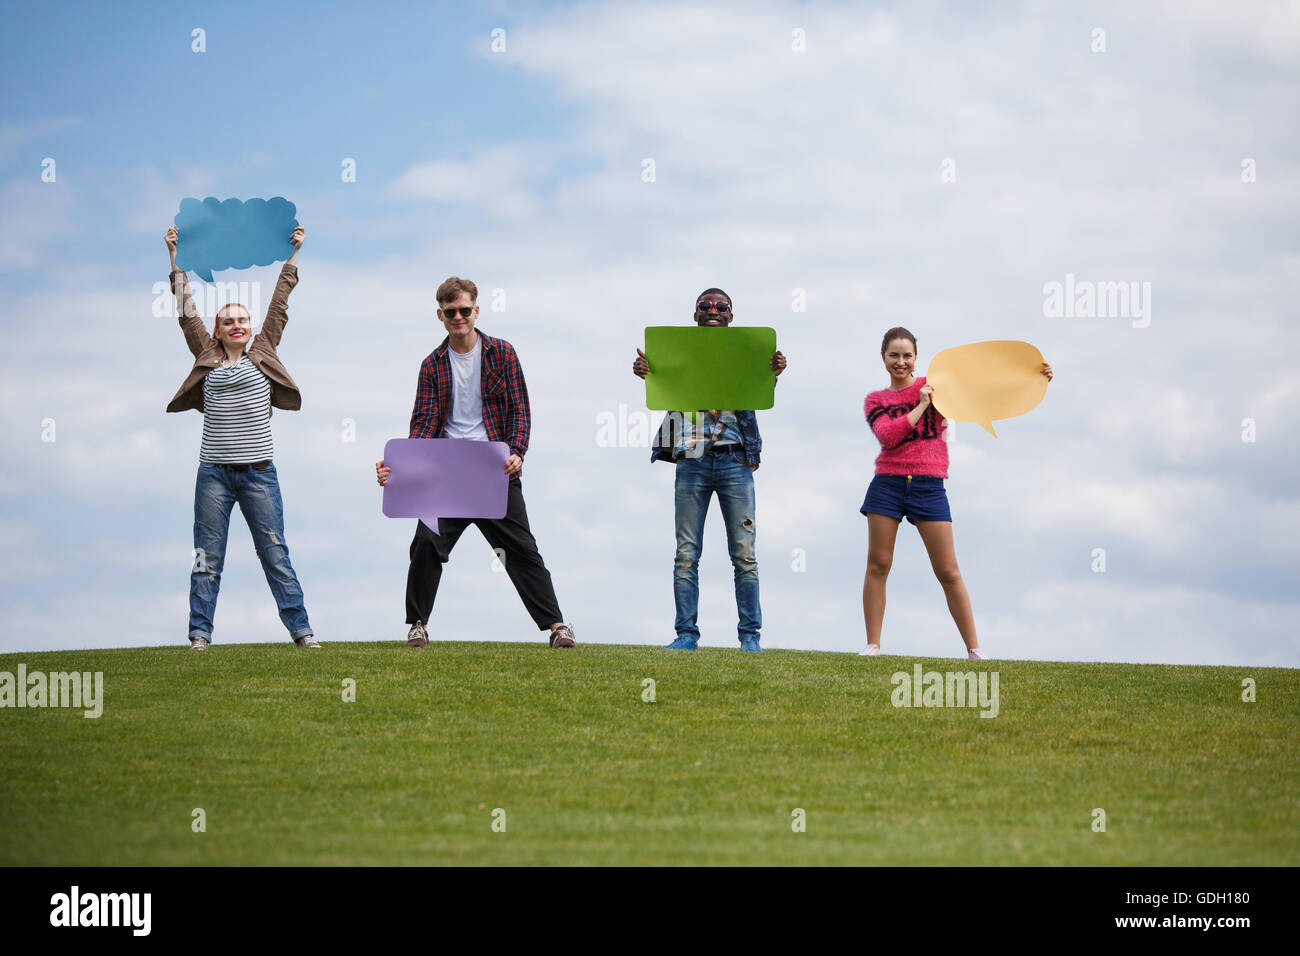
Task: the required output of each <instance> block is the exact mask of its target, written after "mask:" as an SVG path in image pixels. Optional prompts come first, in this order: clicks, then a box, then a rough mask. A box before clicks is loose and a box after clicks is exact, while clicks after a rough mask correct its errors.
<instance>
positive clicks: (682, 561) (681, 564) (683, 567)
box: [673, 545, 700, 571]
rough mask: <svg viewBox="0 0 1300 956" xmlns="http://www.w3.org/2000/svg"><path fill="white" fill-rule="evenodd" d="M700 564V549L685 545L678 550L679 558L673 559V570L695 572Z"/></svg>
mask: <svg viewBox="0 0 1300 956" xmlns="http://www.w3.org/2000/svg"><path fill="white" fill-rule="evenodd" d="M699 563H700V550H699V548H694V547H689V546H685V545H684V546H682V547H679V548H678V549H677V556H676V557H675V558H674V559H673V568H674V569H675V570H677V571H694V570H695V568H696V565H698V564H699Z"/></svg>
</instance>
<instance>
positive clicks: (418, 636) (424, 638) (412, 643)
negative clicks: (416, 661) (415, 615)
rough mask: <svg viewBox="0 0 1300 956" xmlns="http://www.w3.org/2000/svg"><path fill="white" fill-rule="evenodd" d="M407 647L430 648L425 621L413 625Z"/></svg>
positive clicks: (408, 636) (408, 635) (407, 638)
mask: <svg viewBox="0 0 1300 956" xmlns="http://www.w3.org/2000/svg"><path fill="white" fill-rule="evenodd" d="M406 646H407V647H428V646H429V632H428V631H426V630H425V629H424V622H423V621H416V622H415V623H414V624H412V625H411V630H410V632H409V633H408V634H407V635H406Z"/></svg>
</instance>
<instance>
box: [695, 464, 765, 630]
mask: <svg viewBox="0 0 1300 956" xmlns="http://www.w3.org/2000/svg"><path fill="white" fill-rule="evenodd" d="M674 491H675V496H676V509H675V510H676V518H677V556H676V559H675V561H674V563H673V599H674V601H675V602H676V605H677V620H676V621H675V622H674V624H673V626H674V627H675V628H676V630H677V635H678V636H679V637H681V636H683V635H687V636H690V637H693V638H695V639H696V640H698V639H699V636H700V629H699V627H698V626H697V624H696V620H697V617H698V614H699V604H700V577H699V566H700V551H701V550H702V547H703V538H704V519H705V518H706V517H707V516H708V513H709V501H710V500H711V499H712V497H713V495H714V494H715V493H716V494H717V496H718V504H719V505H721V506H722V522H723V524H724V525H725V526H726V529H727V550H728V552H729V553H730V554H731V566H732V568H733V570H734V571H735V582H736V611H737V614H738V615H739V619H740V622H739V626H738V628H737V631H738V636H739V637H740V638H742V639H743V638H745V637H758V632H759V629H760V628H761V627H762V626H763V612H762V611H761V610H760V609H759V606H758V559H757V558H756V557H755V556H754V538H755V529H754V472H753V469H751V468H750V466H749V464H748V463H747V462H746V461H745V452H744V449H743V448H739V447H737V448H736V449H734V450H729V451H719V452H710V453H708V454H704V455H701V456H700V457H698V458H686V457H683V458H679V459H678V461H677V480H676V482H675V486H674Z"/></svg>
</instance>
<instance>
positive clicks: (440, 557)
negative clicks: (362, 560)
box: [406, 478, 564, 631]
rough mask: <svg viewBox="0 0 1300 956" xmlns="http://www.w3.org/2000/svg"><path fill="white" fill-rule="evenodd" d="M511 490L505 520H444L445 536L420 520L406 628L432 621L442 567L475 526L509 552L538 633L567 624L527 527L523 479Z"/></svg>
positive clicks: (513, 577)
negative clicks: (560, 622) (453, 549)
mask: <svg viewBox="0 0 1300 956" xmlns="http://www.w3.org/2000/svg"><path fill="white" fill-rule="evenodd" d="M509 486H510V491H509V497H508V503H507V505H506V516H505V517H504V518H440V519H438V526H439V528H440V529H441V531H442V533H441V534H434V533H433V531H432V530H430V528H429V526H428V525H427V524H425V523H424V522H423V521H420V522H417V524H416V526H415V538H414V540H412V541H411V567H410V570H409V571H408V572H407V574H406V623H407V624H414V623H415V622H416V621H423V622H425V623H426V624H428V623H429V616H430V615H431V614H432V613H433V599H434V598H435V597H437V594H438V582H439V581H441V580H442V566H443V565H444V564H446V563H447V560H448V559H449V558H450V557H451V549H452V548H454V547H456V542H457V541H459V540H460V536H461V535H462V534H464V533H465V529H466V528H468V527H469V526H470V525H476V526H477V527H478V529H479V531H481V532H482V533H483V537H485V538H487V542H488V544H489V545H491V547H492V549H493V550H497V549H500V550H501V551H503V552H504V557H503V558H502V559H501V562H502V564H504V565H505V567H506V574H507V575H509V577H510V582H511V583H512V584H513V585H514V586H515V590H516V591H518V592H519V597H520V598H521V599H522V600H523V602H524V607H526V608H527V609H528V613H529V614H530V615H531V616H532V618H533V621H534V622H535V623H536V624H537V628H538V630H543V631H545V630H550V627H551V625H552V624H555V623H557V622H559V621H563V620H564V618H563V616H561V614H560V608H559V604H558V602H557V601H556V600H555V588H554V586H553V585H552V584H551V572H550V571H547V570H546V565H545V563H543V561H542V556H541V555H540V554H539V553H538V551H537V541H536V539H535V538H534V537H533V533H532V531H530V530H529V529H528V509H527V508H526V507H525V506H524V492H523V487H522V485H521V483H520V481H519V479H518V478H512V479H511V480H510V482H509Z"/></svg>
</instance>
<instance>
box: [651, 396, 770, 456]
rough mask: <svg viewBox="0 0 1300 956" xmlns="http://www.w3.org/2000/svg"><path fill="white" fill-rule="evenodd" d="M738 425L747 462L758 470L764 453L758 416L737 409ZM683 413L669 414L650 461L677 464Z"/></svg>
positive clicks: (665, 417) (662, 425) (657, 435)
mask: <svg viewBox="0 0 1300 956" xmlns="http://www.w3.org/2000/svg"><path fill="white" fill-rule="evenodd" d="M736 424H737V425H739V426H740V440H741V442H742V443H743V444H744V446H745V460H746V461H747V462H748V463H749V466H750V467H751V468H757V467H758V465H759V458H760V455H761V453H762V451H763V436H762V435H760V434H759V433H758V416H757V415H755V414H754V413H753V412H751V411H746V410H744V409H736ZM681 428H682V413H681V412H669V413H668V414H667V415H665V416H664V420H663V424H661V425H660V426H659V430H658V431H657V432H656V433H655V437H654V441H653V442H651V443H650V460H651V461H652V462H654V461H669V462H674V463H676V461H677V458H678V455H677V452H676V448H677V440H678V439H679V438H680V437H681Z"/></svg>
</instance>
